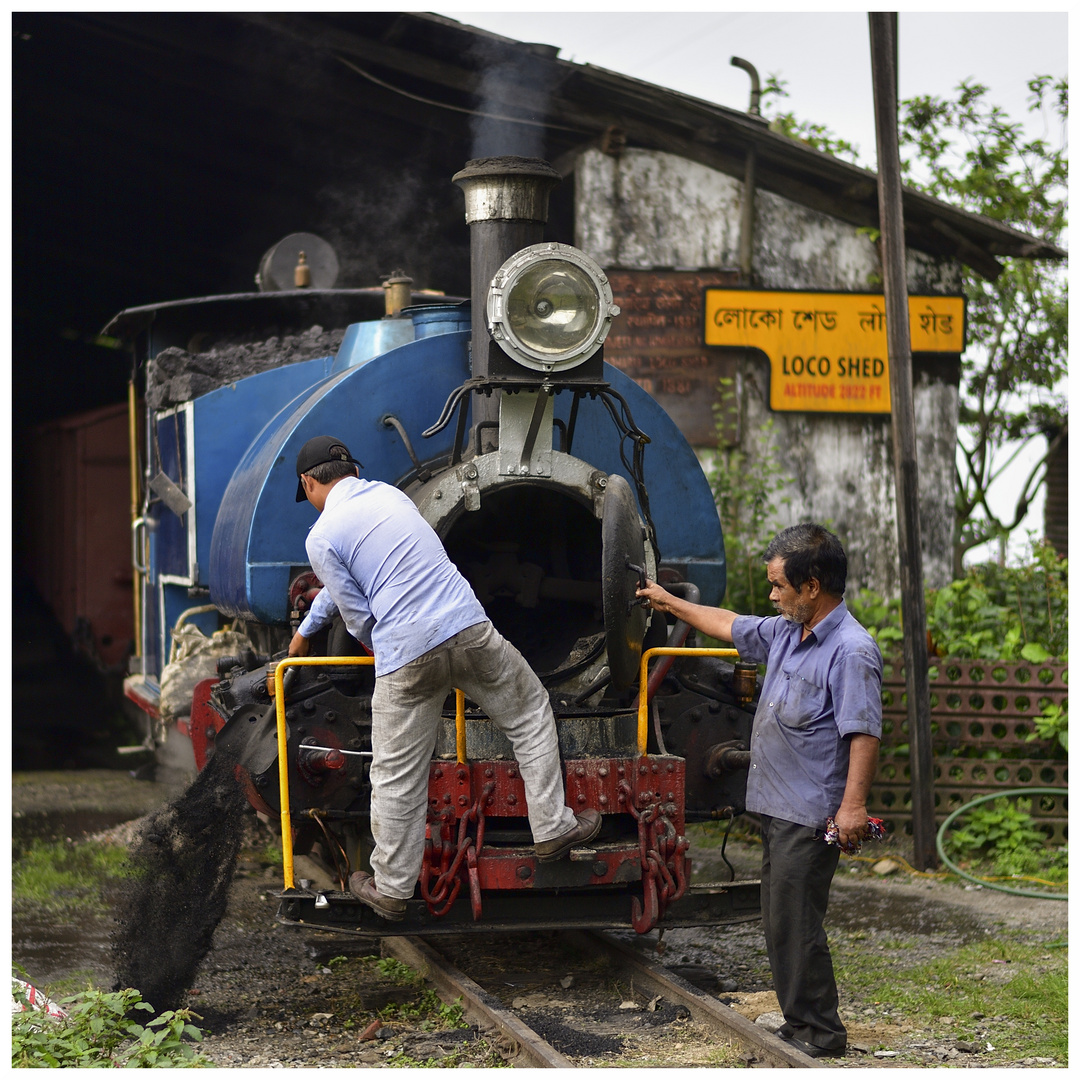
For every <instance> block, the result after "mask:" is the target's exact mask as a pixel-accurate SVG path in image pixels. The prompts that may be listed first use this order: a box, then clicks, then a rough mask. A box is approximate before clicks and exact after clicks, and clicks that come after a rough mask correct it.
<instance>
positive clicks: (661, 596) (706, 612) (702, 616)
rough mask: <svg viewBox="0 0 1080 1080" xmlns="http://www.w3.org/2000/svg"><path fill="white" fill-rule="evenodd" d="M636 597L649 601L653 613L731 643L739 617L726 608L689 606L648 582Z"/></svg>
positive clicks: (687, 603)
mask: <svg viewBox="0 0 1080 1080" xmlns="http://www.w3.org/2000/svg"><path fill="white" fill-rule="evenodd" d="M637 594H638V596H641V597H644V598H645V599H646V600H648V601H649V606H650V607H652V608H653V610H654V611H663V612H665V613H668V614H671V615H674V616H675V618H676V619H682V621H683V622H684V623H688V624H689V625H690V626H692V627H693V628H694V629H695V630H700V631H701V632H702V633H703V634H708V635H709V637H714V638H717V639H718V640H720V641H731V627H732V624H733V623H734V622H735V620H736V619H737V618H738V617H739V613H738V612H737V611H728V610H727V609H726V608H714V607H708V606H706V605H705V604H691V603H690V602H689V601H687V600H681V599H680V598H679V597H677V596H672V595H671V593H669V592H668V591H667V589H664V588H662V587H661V586H659V585H657V584H656V582H655V581H650V582H649V583H648V584H647V585H646V586H645V588H644V589H638V591H637Z"/></svg>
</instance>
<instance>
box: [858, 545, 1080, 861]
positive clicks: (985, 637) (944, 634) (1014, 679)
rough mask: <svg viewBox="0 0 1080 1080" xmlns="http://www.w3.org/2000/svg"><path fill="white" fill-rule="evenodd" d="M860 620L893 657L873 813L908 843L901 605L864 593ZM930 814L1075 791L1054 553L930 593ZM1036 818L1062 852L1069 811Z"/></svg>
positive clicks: (978, 572) (1056, 805)
mask: <svg viewBox="0 0 1080 1080" xmlns="http://www.w3.org/2000/svg"><path fill="white" fill-rule="evenodd" d="M849 606H850V608H851V610H852V612H853V613H854V614H855V617H856V618H858V619H859V621H860V622H862V623H863V625H864V626H866V627H867V629H868V630H869V631H870V632H871V634H873V636H874V637H875V639H876V640H877V642H878V644H879V646H880V647H881V651H882V655H883V656H884V657H885V679H884V684H883V687H882V702H883V718H884V727H885V730H884V737H883V740H882V748H881V765H880V767H879V769H878V776H877V779H876V780H875V783H874V790H873V793H872V795H871V805H872V808H873V809H872V812H873V813H874V814H875V815H876V816H878V817H882V818H884V819H885V820H886V821H887V822H888V823H890V825H891V827H892V829H893V830H894V832H895V833H900V832H905V833H910V831H911V769H910V746H909V736H908V721H907V695H906V693H905V682H904V670H903V660H902V643H903V631H902V629H901V625H900V601H899V600H894V601H886V600H883V599H882V598H881V597H877V596H875V595H873V594H871V593H867V592H865V591H864V592H862V593H860V594H858V595H857V596H854V597H850V598H849ZM926 607H927V629H928V636H929V644H930V652H931V657H930V663H931V669H930V703H931V739H932V750H933V758H934V803H935V813H936V817H937V820H938V822H939V824H940V822H942V821H943V820H944V819H945V817H947V816H948V815H949V814H950V813H952V811H953V810H956V809H957V808H958V807H960V806H962V805H964V804H965V803H967V802H970V801H971V800H972V799H974V798H977V797H978V796H980V795H984V794H992V793H993V792H994V791H995V790H997V791H1003V790H1008V789H1019V788H1024V787H1032V788H1041V787H1053V788H1062V789H1064V788H1066V787H1067V784H1068V629H1069V628H1068V562H1067V560H1065V559H1061V558H1059V557H1058V556H1057V554H1056V552H1055V551H1054V549H1053V548H1052V547H1051V546H1050V545H1043V546H1040V547H1037V548H1036V549H1035V551H1034V553H1033V557H1032V560H1031V562H1030V563H1028V564H1026V565H1024V566H1021V567H1000V566H997V565H993V564H991V565H987V566H978V567H973V568H971V570H969V571H968V573H967V575H966V576H965V577H964V578H962V579H960V580H959V581H955V582H953V583H952V584H950V585H948V586H946V587H945V588H943V589H938V590H931V591H929V592H928V593H927V603H926ZM1031 816H1032V817H1033V818H1034V820H1035V822H1036V823H1037V825H1038V827H1039V828H1040V830H1041V831H1042V832H1043V833H1044V834H1045V835H1046V836H1047V838H1048V840H1051V841H1052V842H1054V843H1057V844H1060V843H1064V842H1065V840H1066V828H1067V799H1066V797H1065V795H1064V794H1062V795H1061V796H1060V797H1059V796H1036V797H1035V798H1034V799H1033V802H1032V809H1031Z"/></svg>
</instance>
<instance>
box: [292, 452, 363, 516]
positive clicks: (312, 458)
mask: <svg viewBox="0 0 1080 1080" xmlns="http://www.w3.org/2000/svg"><path fill="white" fill-rule="evenodd" d="M329 461H350V462H352V464H353V465H360V462H359V461H357V460H356V458H354V457H353V456H352V454H350V453H349V448H348V447H347V446H346V445H345V444H344V443H343V442H342V441H341V440H340V439H335V438H334V436H333V435H316V436H315V438H314V439H308V441H307V442H306V443H304V445H303V446H301V447H300V453H299V454H297V455H296V501H297V502H303V501H304V500H305V499H306V498H307V493H306V492H305V491H304V485H303V483H302V482H301V480H300V477H301V476H303V475H304V473H307V472H311V470H312V469H314V468H315V467H316V466H317V465H325V464H326V463H327V462H329ZM363 467H364V466H363V465H360V468H361V469H362V468H363Z"/></svg>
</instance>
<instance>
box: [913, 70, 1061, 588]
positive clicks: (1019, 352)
mask: <svg viewBox="0 0 1080 1080" xmlns="http://www.w3.org/2000/svg"><path fill="white" fill-rule="evenodd" d="M1028 88H1029V90H1030V91H1031V96H1030V98H1029V107H1030V110H1031V111H1032V112H1037V113H1039V114H1041V115H1042V117H1043V120H1044V124H1045V126H1046V127H1050V125H1052V124H1054V123H1055V122H1056V123H1057V124H1058V125H1059V130H1058V131H1057V133H1056V135H1057V138H1056V139H1053V138H1050V137H1048V136H1043V137H1036V138H1028V137H1027V136H1026V135H1025V133H1024V129H1023V127H1022V125H1021V124H1019V123H1015V122H1013V121H1011V120H1010V119H1009V117H1008V116H1006V115H1005V113H1004V112H1003V111H1002V110H1001V109H1000V108H999V107H997V106H994V105H991V104H989V102H988V100H987V89H986V87H985V86H980V85H978V84H976V83H973V82H962V83H961V84H960V85H959V86H958V87H957V89H956V92H955V96H954V97H951V98H936V97H926V96H922V97H915V98H911V99H910V100H908V101H905V102H904V103H903V105H902V109H901V134H900V141H901V147H902V148H909V149H910V150H912V151H913V153H914V156H913V157H909V158H907V159H906V160H905V163H904V167H905V172H906V178H907V180H908V182H909V183H912V184H914V185H915V186H917V187H921V188H922V189H923V190H924V191H926V192H928V193H929V194H931V195H934V196H936V197H938V198H940V199H943V200H944V201H946V202H950V203H954V204H956V205H958V206H962V207H963V208H964V209H965V210H970V211H972V212H974V213H978V214H983V215H985V216H986V217H990V218H993V219H995V220H997V221H1001V222H1004V223H1006V224H1008V225H1011V226H1012V227H1014V228H1017V229H1020V230H1022V231H1023V232H1027V233H1030V234H1032V235H1033V236H1037V237H1039V238H1040V239H1041V240H1045V241H1047V242H1049V243H1052V244H1060V242H1061V239H1062V237H1063V235H1064V233H1065V229H1066V227H1067V224H1068V220H1067V214H1068V165H1069V163H1068V146H1067V143H1066V141H1065V139H1066V131H1065V125H1066V122H1067V119H1068V110H1069V87H1068V81H1067V80H1066V79H1060V80H1056V81H1055V80H1052V79H1051V78H1050V77H1049V76H1045V75H1044V76H1039V77H1037V78H1034V79H1031V80H1030V81H1029V82H1028ZM1002 262H1003V264H1004V266H1003V269H1002V272H1001V274H1000V275H999V276H998V277H997V278H996V279H994V280H993V281H988V280H985V279H983V278H978V277H976V276H975V275H972V274H968V275H966V276H965V283H964V290H965V293H966V294H967V300H968V340H969V347H968V349H967V351H966V352H965V354H964V358H963V365H964V378H963V393H962V395H961V402H960V423H961V426H962V428H963V431H962V435H961V439H960V459H961V466H960V467H959V468H958V469H957V500H956V525H957V529H956V535H955V539H954V566H953V570H954V573H955V574H956V575H957V576H959V574H960V573H961V572H962V567H961V563H962V559H963V556H964V553H965V552H967V551H970V550H971V548H973V547H976V546H977V545H979V544H981V543H984V542H985V541H987V540H992V539H995V538H1004V537H1007V536H1008V535H1009V534H1010V533H1012V531H1013V530H1014V529H1016V528H1017V526H1019V525H1020V523H1021V522H1022V521H1023V520H1024V517H1025V516H1026V514H1027V512H1028V507H1029V505H1030V503H1031V499H1032V497H1033V496H1034V494H1035V492H1036V491H1037V490H1038V487H1039V485H1040V484H1041V483H1042V482H1043V479H1044V477H1045V474H1046V461H1047V458H1048V457H1049V455H1050V454H1052V453H1053V452H1054V451H1055V450H1056V449H1057V447H1058V446H1059V445H1060V443H1061V441H1062V440H1063V439H1064V438H1066V437H1067V434H1068V427H1069V420H1068V402H1067V400H1066V397H1065V395H1064V394H1062V393H1061V392H1060V391H1059V390H1058V387H1059V385H1060V383H1061V381H1062V380H1063V378H1064V376H1065V374H1066V372H1067V368H1068V280H1067V276H1066V273H1065V269H1064V267H1063V266H1061V265H1060V264H1058V263H1053V262H1047V261H1038V262H1036V261H1033V260H1030V259H1018V258H1007V259H1003V260H1002ZM1040 436H1045V437H1046V438H1047V450H1046V453H1045V454H1044V455H1043V456H1042V457H1041V458H1040V460H1039V461H1038V463H1037V464H1036V465H1035V466H1034V468H1032V469H1031V471H1030V472H1029V474H1028V476H1027V478H1026V479H1025V481H1024V483H1023V484H1022V486H1021V489H1020V493H1019V495H1018V496H1017V500H1016V504H1015V506H1014V507H1013V508H1012V512H1011V514H1010V515H998V514H995V513H994V511H993V510H992V509H991V508H990V504H989V502H988V500H987V495H988V492H989V490H990V489H991V487H992V486H993V484H994V482H995V481H996V480H997V479H998V478H999V477H1000V476H1001V473H1002V472H1003V471H1004V469H1005V468H1006V467H1007V466H1008V465H1009V464H1010V463H1011V462H1012V461H1013V460H1014V459H1015V458H1016V457H1017V455H1018V454H1019V453H1020V452H1021V450H1022V449H1023V448H1024V447H1026V446H1027V445H1028V444H1029V443H1030V442H1031V441H1032V440H1034V439H1037V438H1039V437H1040ZM1007 446H1009V449H1008V450H1007V449H1006V447H1007Z"/></svg>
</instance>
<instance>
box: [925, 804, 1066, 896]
mask: <svg viewBox="0 0 1080 1080" xmlns="http://www.w3.org/2000/svg"><path fill="white" fill-rule="evenodd" d="M1068 793H1069V789H1068V788H1013V789H1011V790H1010V791H996V792H994V793H993V794H992V795H981V796H980V797H979V798H977V799H972V800H971V802H969V803H965V804H964V805H963V806H961V807H960V809H959V810H954V811H953V812H952V813H951V814H950V815H949V816H948V817H947V818H946V819H945V820H944V821H943V822H942V823H941V828H940V829H938V833H937V853H938V855H939V856H940V857H941V861H942V862H943V863H944V864H945V865H946V866H947V867H948V868H949V869H950V870H951V871H952V872H953V873H954V874H959V875H960V877H962V878H966V879H967V880H968V881H974V882H975V883H976V884H977V885H984V886H986V888H988V889H996V890H997V891H998V892H1003V893H1010V894H1011V895H1013V896H1030V897H1032V898H1034V899H1036V900H1068V899H1069V894H1068V893H1049V892H1041V891H1040V890H1038V889H1014V888H1011V887H1009V886H1008V885H997V884H995V883H994V882H992V881H986V880H985V879H984V878H977V877H974V876H973V875H972V874H968V873H965V872H964V871H963V870H961V869H960V867H959V866H957V865H956V864H955V863H954V862H953V861H952V860H951V859H950V858H949V857H948V855H946V854H945V845H944V843H943V840H944V837H945V833H946V832H947V831H948V828H949V826H950V825H951V824H952V823H953V822H954V821H955V820H956V819H957V818H958V817H959V816H960V815H961V814H965V813H967V811H968V810H970V809H972V808H973V807H975V806H981V805H982V804H983V803H985V802H991V801H993V800H994V799H1007V798H1011V797H1012V796H1014V795H1015V796H1028V795H1068Z"/></svg>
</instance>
